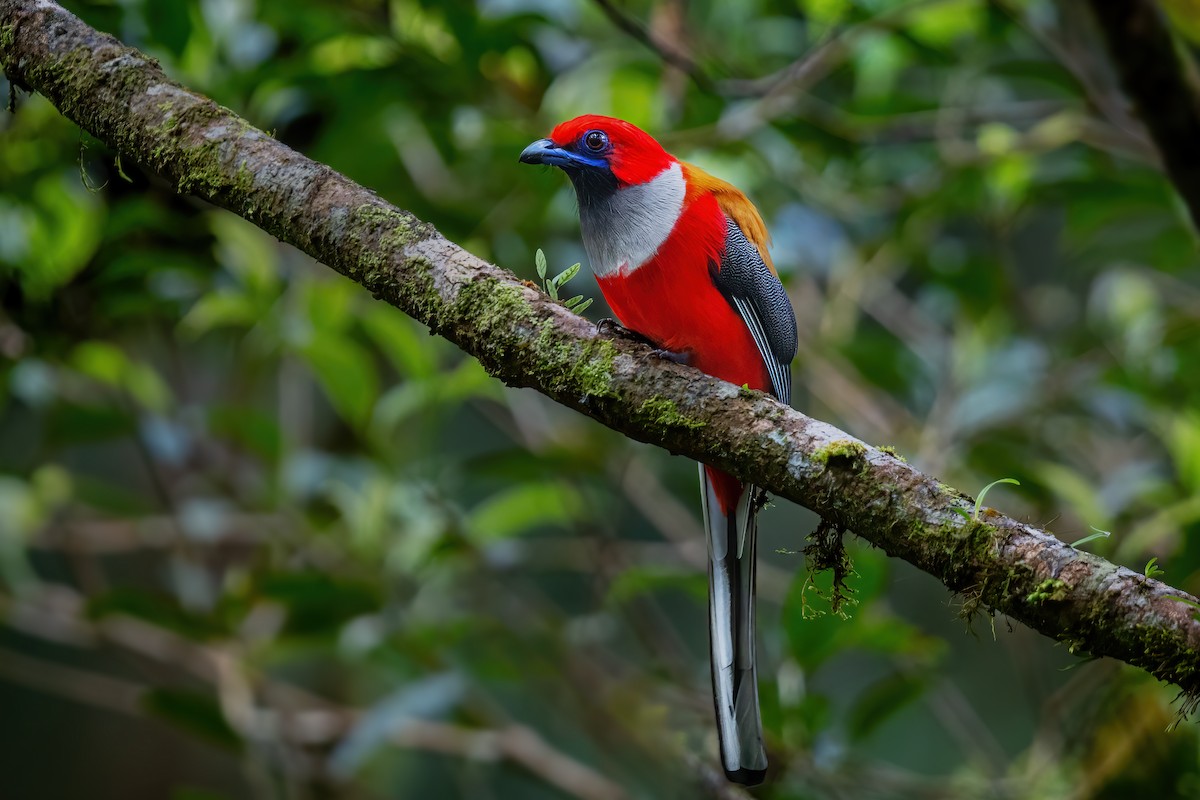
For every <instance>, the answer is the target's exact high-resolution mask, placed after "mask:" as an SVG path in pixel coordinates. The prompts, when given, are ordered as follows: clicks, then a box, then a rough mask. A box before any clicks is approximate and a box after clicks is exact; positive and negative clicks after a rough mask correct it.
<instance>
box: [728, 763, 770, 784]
mask: <svg viewBox="0 0 1200 800" xmlns="http://www.w3.org/2000/svg"><path fill="white" fill-rule="evenodd" d="M725 777H726V778H728V779H729V780H731V781H733V782H734V783H740V784H741V785H742V786H758V785H759V784H760V783H762V782H763V779H764V778H766V777H767V771H766V770H765V769H746V768H745V767H742V768H741V769H735V770H733V771H732V772H731V771H729V770H725Z"/></svg>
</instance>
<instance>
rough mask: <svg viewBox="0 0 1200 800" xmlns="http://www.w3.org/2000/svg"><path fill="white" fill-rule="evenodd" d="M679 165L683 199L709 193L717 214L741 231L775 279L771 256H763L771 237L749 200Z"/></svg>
mask: <svg viewBox="0 0 1200 800" xmlns="http://www.w3.org/2000/svg"><path fill="white" fill-rule="evenodd" d="M679 165H680V166H681V167H682V168H683V177H684V179H685V180H686V181H687V187H688V188H687V195H686V198H685V199H686V200H687V201H688V202H689V203H690V202H691V201H692V200H693V199H695V197H696V196H697V195H700V194H703V193H705V192H711V193H712V194H713V195H714V196H715V197H716V198H717V205H718V206H720V207H721V210H722V211H724V212H725V214H726V215H727V216H728V217H729V218H730V219H731V220H733V221H734V222H735V223H737V226H738V227H739V228H741V229H742V234H743V235H745V237H746V238H747V239H748V240H749V241H750V243H751V244H753V245H754V246H755V247H757V248H758V254H759V255H760V256H762V260H763V263H764V264H766V265H767V269H769V270H771V272H772V273H773V274H776V275H777V274H778V273H777V272H775V264H774V263H773V262H772V261H771V254H770V253H768V252H767V245H768V244H770V243H771V235H770V234H769V233H767V224H766V223H765V222H763V218H762V215H761V214H759V213H758V209H757V208H755V207H754V204H753V203H751V202H750V198H748V197H746V195H744V194H742V192H741V191H740V190H739V189H738V188H737V187H736V186H734V185H733V184H732V183H729V182H728V181H723V180H721V179H720V178H716V177H713V176H712V175H709V174H708V173H707V172H705V171H704V170H702V169H700V168H699V167H697V166H696V165H695V164H689V163H687V162H686V161H680V162H679Z"/></svg>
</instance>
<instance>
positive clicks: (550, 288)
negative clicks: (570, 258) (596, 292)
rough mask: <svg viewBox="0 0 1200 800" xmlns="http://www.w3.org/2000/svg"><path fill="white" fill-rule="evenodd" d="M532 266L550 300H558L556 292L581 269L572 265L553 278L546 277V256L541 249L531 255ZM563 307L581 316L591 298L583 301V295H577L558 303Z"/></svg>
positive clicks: (576, 265)
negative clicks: (535, 268) (535, 269)
mask: <svg viewBox="0 0 1200 800" xmlns="http://www.w3.org/2000/svg"><path fill="white" fill-rule="evenodd" d="M533 265H534V266H535V267H537V274H538V277H539V278H541V279H542V286H543V287H544V288H545V289H546V294H548V295H550V299H551V300H559V297H558V290H559V289H561V288H562V287H563V284H565V283H566V282H567V281H569V280H571V278H574V277H575V276H576V275H578V274H579V270H580V268H581V267H582V265H581V264H578V263H576V264H572V265H571V266H569V267H567V268H566V269H564V270H563V271H562V272H560V273H558V274H557V275H555V276H554V277H553V278H547V277H546V254H545V253H543V252H542V248H540V247H539V248H538V249H537V252H535V253H534V254H533ZM560 302H561V303H562V304H563V305H564V306H566V307H567V308H569V309H571V310H572V311H574V312H575V313H576V314H582V313H583V312H584V311H586V310H587V307H588V306H590V305H591V304H592V298H590V297H589V298H587V299H586V300H585V299H584V297H583V295H581V294H577V295H575V296H574V297H572V298H569V299H567V300H561V301H560Z"/></svg>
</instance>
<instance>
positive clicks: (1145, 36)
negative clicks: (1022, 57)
mask: <svg viewBox="0 0 1200 800" xmlns="http://www.w3.org/2000/svg"><path fill="white" fill-rule="evenodd" d="M1091 7H1092V13H1093V14H1095V15H1096V20H1097V21H1098V22H1099V23H1100V28H1101V30H1103V31H1104V38H1105V41H1106V42H1107V43H1108V52H1109V54H1110V55H1111V56H1112V59H1113V62H1114V63H1115V64H1116V68H1117V72H1118V73H1119V74H1120V76H1121V85H1122V86H1123V87H1124V89H1125V93H1126V94H1128V95H1129V97H1130V99H1132V100H1133V103H1134V105H1135V106H1136V108H1137V112H1138V116H1140V117H1141V118H1142V121H1143V122H1145V123H1146V127H1147V128H1148V129H1149V130H1150V135H1151V137H1152V138H1153V139H1154V143H1155V144H1156V145H1157V146H1158V151H1159V154H1160V155H1161V156H1162V160H1163V165H1164V166H1165V167H1166V171H1167V176H1168V177H1169V178H1170V179H1171V182H1172V183H1174V184H1175V189H1176V191H1178V192H1179V195H1180V197H1182V198H1183V202H1184V203H1186V204H1187V207H1188V211H1189V212H1190V213H1191V216H1192V224H1193V225H1194V226H1196V227H1197V228H1200V148H1198V147H1197V146H1196V143H1197V142H1200V91H1198V89H1197V87H1196V85H1195V82H1194V79H1193V78H1192V77H1191V73H1190V72H1189V69H1188V66H1187V65H1185V62H1184V60H1183V57H1182V56H1181V54H1180V52H1179V50H1178V49H1176V47H1175V41H1174V39H1173V38H1172V36H1171V31H1170V30H1169V29H1168V27H1167V22H1166V20H1165V19H1164V18H1163V15H1162V11H1161V10H1160V9H1159V8H1158V4H1157V3H1155V2H1153V0H1091ZM1193 69H1194V66H1193Z"/></svg>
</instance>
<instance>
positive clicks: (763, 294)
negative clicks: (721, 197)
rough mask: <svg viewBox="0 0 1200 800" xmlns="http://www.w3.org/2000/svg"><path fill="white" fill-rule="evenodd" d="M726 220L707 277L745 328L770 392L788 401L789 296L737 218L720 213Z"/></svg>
mask: <svg viewBox="0 0 1200 800" xmlns="http://www.w3.org/2000/svg"><path fill="white" fill-rule="evenodd" d="M726 225H727V231H728V232H727V235H726V237H725V252H724V253H723V254H722V255H721V263H720V265H719V266H718V267H717V269H716V271H715V272H714V274H713V281H714V282H715V283H716V285H717V289H719V290H720V292H721V294H723V295H724V296H725V298H726V299H727V300H729V302H730V304H731V305H732V306H733V307H734V309H736V310H737V312H738V315H739V316H741V318H742V320H743V321H744V322H745V323H746V327H747V328H749V329H750V334H751V336H753V337H754V343H755V344H756V345H757V346H758V352H759V354H760V355H762V358H763V361H764V362H765V363H766V365H767V372H768V374H770V376H771V387H772V389H774V393H775V396H776V397H778V398H779V399H780V400H782V401H783V402H785V403H790V402H791V401H792V374H791V370H790V369H789V365H790V364H791V363H792V359H793V358H795V356H796V315H795V313H793V311H792V304H791V301H789V300H788V296H787V292H786V291H784V288H783V284H782V283H780V282H779V277H778V276H777V275H776V274H775V273H774V271H772V270H771V269H770V268H768V267H767V265H766V263H765V262H764V261H763V259H762V256H761V254H760V251H759V248H758V247H757V246H756V245H755V244H753V243H751V242H750V240H749V239H747V238H746V234H745V233H744V232H743V231H742V228H741V226H740V225H738V223H737V221H736V220H735V219H733V218H732V217H726Z"/></svg>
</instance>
